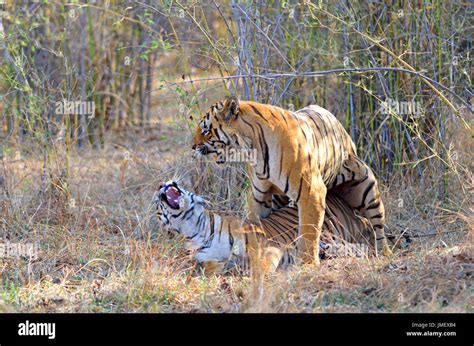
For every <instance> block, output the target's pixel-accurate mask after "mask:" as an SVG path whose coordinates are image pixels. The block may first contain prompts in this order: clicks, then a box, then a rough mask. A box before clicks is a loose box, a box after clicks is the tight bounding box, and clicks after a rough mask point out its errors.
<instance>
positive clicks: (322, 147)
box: [193, 97, 391, 264]
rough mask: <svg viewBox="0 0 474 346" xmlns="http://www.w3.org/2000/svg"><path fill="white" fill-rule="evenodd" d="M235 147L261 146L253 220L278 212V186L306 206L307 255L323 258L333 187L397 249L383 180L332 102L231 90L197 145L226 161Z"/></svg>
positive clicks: (379, 242)
mask: <svg viewBox="0 0 474 346" xmlns="http://www.w3.org/2000/svg"><path fill="white" fill-rule="evenodd" d="M227 148H238V149H248V150H256V152H257V160H256V162H257V163H256V165H255V166H254V167H250V168H249V169H250V172H249V173H250V180H251V183H252V186H251V188H252V191H251V197H250V196H249V209H250V216H249V218H250V219H251V220H252V221H254V222H256V221H258V219H261V218H265V217H267V216H268V215H269V214H270V212H271V201H272V196H273V195H274V194H275V195H286V196H287V197H288V198H289V199H290V200H291V202H292V204H294V205H296V206H297V207H298V219H299V243H298V250H299V255H300V258H302V260H303V262H305V263H308V262H311V261H314V262H315V263H316V264H319V246H316V244H319V239H320V234H321V226H322V224H323V220H324V210H325V201H326V192H327V189H330V188H335V191H336V193H337V194H338V195H339V196H340V197H342V198H343V199H344V201H345V202H346V203H347V204H348V205H349V206H350V207H351V208H353V209H356V210H358V211H359V212H360V213H361V215H362V216H364V217H366V218H367V219H368V220H369V221H370V223H371V225H372V227H373V228H374V231H375V234H376V251H377V249H383V252H384V254H387V255H388V254H390V253H391V251H390V248H389V247H388V245H387V241H386V237H385V233H384V229H383V227H384V221H385V212H384V206H383V203H382V200H381V197H380V192H379V189H378V186H377V180H376V179H375V176H374V174H373V172H372V170H371V169H370V168H369V167H368V166H367V165H366V164H365V163H364V162H362V161H361V160H360V159H359V158H358V157H357V154H356V149H355V145H354V143H353V142H352V140H351V138H350V136H349V134H348V133H347V132H346V130H345V129H344V127H343V126H342V124H341V123H340V122H339V121H338V120H337V119H336V117H335V116H334V115H333V114H331V113H330V112H329V111H328V110H326V109H324V108H322V107H319V106H316V105H312V106H308V107H305V108H303V109H300V110H298V111H296V112H292V111H288V110H284V109H282V108H279V107H276V106H271V105H266V104H260V103H257V102H252V101H239V100H238V99H237V98H236V97H229V98H228V99H226V100H223V101H219V102H217V103H215V104H214V105H213V106H211V107H210V109H209V110H208V111H207V112H206V114H205V115H204V116H203V118H202V119H201V121H200V122H199V125H198V127H197V129H196V133H195V135H194V137H193V149H195V150H196V151H197V152H198V153H200V154H202V155H209V154H211V155H212V156H214V158H215V160H216V162H217V163H218V164H220V163H224V162H225V161H226V157H225V156H226V155H225V150H226V149H227Z"/></svg>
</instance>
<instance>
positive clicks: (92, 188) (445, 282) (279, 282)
mask: <svg viewBox="0 0 474 346" xmlns="http://www.w3.org/2000/svg"><path fill="white" fill-rule="evenodd" d="M187 131H189V130H188V129H186V128H179V127H176V126H173V125H162V126H161V129H160V130H159V131H158V130H153V131H149V132H146V133H142V132H139V133H133V131H130V130H129V131H127V132H126V133H127V136H130V137H131V138H139V140H134V141H132V140H130V139H129V138H127V137H125V133H124V134H121V133H115V134H113V135H111V137H110V138H109V139H108V142H107V144H106V146H105V149H103V150H99V151H97V150H96V151H93V150H91V151H88V150H87V151H85V152H82V153H74V152H71V156H70V159H69V162H70V172H69V177H68V178H67V179H65V178H62V177H64V174H63V172H61V171H60V170H54V169H53V170H48V175H49V176H50V177H52V179H49V178H50V177H48V179H46V181H48V182H49V181H51V180H52V181H53V182H54V183H53V184H49V183H48V184H46V185H44V186H46V187H47V188H46V189H45V191H43V192H42V191H41V190H40V186H41V185H42V184H41V182H42V179H44V178H42V176H43V168H42V161H41V156H38V155H37V154H35V153H33V152H32V153H28V152H27V151H25V150H23V151H22V153H21V154H20V153H15V152H11V153H10V154H9V155H8V156H7V157H6V158H5V160H4V165H3V169H4V170H5V172H6V173H7V180H6V181H4V182H2V184H4V185H5V184H8V187H9V190H10V191H11V195H10V196H5V195H4V196H2V197H3V199H2V200H1V201H0V203H2V214H1V215H0V230H1V232H2V233H3V235H2V237H3V239H4V241H5V239H8V240H9V241H10V242H38V243H39V244H40V248H41V251H40V254H39V258H37V259H36V260H28V259H27V258H15V257H12V258H0V268H1V274H0V275H1V282H2V283H3V285H2V286H1V288H0V311H21V312H31V311H34V312H45V311H48V312H223V311H225V312H243V311H265V312H467V311H470V312H472V311H473V310H474V309H473V290H472V288H473V287H472V282H473V281H472V270H473V267H474V266H473V258H472V256H473V255H472V250H473V247H472V233H471V232H470V231H472V229H471V230H469V227H470V224H471V223H472V215H471V214H472V211H471V212H470V211H469V204H468V202H469V200H468V199H466V198H463V196H464V195H465V194H463V193H462V191H461V190H460V192H459V193H458V194H455V197H456V199H455V200H454V199H453V200H452V201H448V202H447V203H446V204H443V205H441V204H440V203H435V202H433V201H436V197H435V196H434V192H433V191H431V190H430V189H427V188H426V189H420V188H419V187H417V186H414V185H413V184H412V183H410V182H409V180H407V179H402V178H400V177H398V178H394V182H393V183H390V184H387V186H383V194H384V200H385V201H386V205H387V206H386V209H387V210H388V218H389V219H388V225H389V228H390V229H391V230H392V232H393V233H397V234H400V233H401V232H402V231H407V232H409V233H410V234H411V235H412V240H413V242H412V244H411V246H410V247H409V248H407V249H402V250H399V251H398V252H396V253H395V255H394V256H393V257H392V258H369V259H367V258H338V259H331V260H325V261H323V262H322V265H321V267H320V268H314V267H310V266H309V267H304V268H301V267H293V268H291V269H289V270H286V271H279V272H278V273H276V274H274V275H273V277H271V278H267V279H266V280H264V281H258V282H257V281H252V280H251V279H250V278H249V277H239V276H233V275H227V276H212V277H205V276H204V275H201V274H199V273H197V274H193V275H192V274H191V271H192V266H193V263H192V261H191V259H190V258H189V255H187V254H186V253H185V252H184V251H183V250H182V246H181V242H180V240H179V239H177V238H174V237H172V236H170V235H169V234H168V233H167V232H166V231H165V230H164V229H162V228H160V227H159V226H158V224H157V220H156V219H155V216H154V205H153V202H152V201H153V195H154V192H155V190H156V186H157V184H158V182H159V181H160V180H167V179H170V178H175V179H179V178H182V179H183V183H184V184H185V186H187V187H188V188H190V189H192V188H193V184H194V185H196V179H195V178H196V177H197V176H199V174H198V173H199V172H200V170H201V169H202V167H201V168H199V165H198V164H197V163H196V161H195V160H193V159H191V158H190V153H189V152H190V150H189V148H188V146H187V137H189V135H188V134H187ZM122 137H123V138H122ZM114 143H129V146H128V147H124V146H123V145H120V146H119V145H116V144H114ZM24 147H25V146H24ZM58 147H60V146H58ZM54 157H55V160H56V161H57V162H56V163H57V166H62V165H60V164H59V163H61V162H62V161H63V160H64V157H65V153H64V152H62V151H58V152H57V153H56V155H55V156H54ZM53 161H54V160H53ZM53 164H54V162H53ZM209 167H210V166H207V165H205V166H204V171H205V172H207V173H206V174H212V171H211V170H210V168H209ZM189 177H194V178H193V179H194V180H193V179H190V178H189ZM395 181H396V182H395ZM200 187H201V189H202V182H201V185H200ZM195 188H197V187H195ZM205 190H206V189H205ZM208 191H211V189H208ZM209 193H212V192H209ZM7 197H8V198H7ZM207 197H208V198H209V200H211V201H215V199H213V198H214V197H213V196H212V195H208V196H207ZM232 198H234V199H235V196H230V199H232ZM453 198H454V197H453ZM465 199H466V201H464V200H465ZM214 208H216V209H217V208H222V209H229V204H228V201H222V200H221V201H215V203H214ZM242 208H243V206H242ZM242 208H240V209H242ZM237 209H239V208H237ZM235 211H236V212H238V211H241V210H235ZM470 213H471V214H470ZM469 218H471V219H469ZM262 290H263V294H261V295H258V294H254V293H252V292H262Z"/></svg>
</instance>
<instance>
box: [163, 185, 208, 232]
mask: <svg viewBox="0 0 474 346" xmlns="http://www.w3.org/2000/svg"><path fill="white" fill-rule="evenodd" d="M155 203H156V208H157V214H158V216H159V219H160V222H161V223H162V224H164V225H168V226H169V227H170V228H172V229H173V230H175V231H177V232H178V233H182V234H184V235H188V234H187V233H189V232H190V231H193V228H194V227H188V226H189V224H194V225H195V223H196V220H197V219H198V218H199V215H200V214H202V212H203V211H204V199H203V198H202V197H200V196H197V195H195V194H194V193H192V192H189V191H187V190H185V189H183V188H182V187H181V186H179V185H178V183H177V182H175V181H172V180H170V181H168V182H166V183H160V190H159V191H158V195H157V197H156V198H155Z"/></svg>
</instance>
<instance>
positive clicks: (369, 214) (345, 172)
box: [331, 155, 392, 256]
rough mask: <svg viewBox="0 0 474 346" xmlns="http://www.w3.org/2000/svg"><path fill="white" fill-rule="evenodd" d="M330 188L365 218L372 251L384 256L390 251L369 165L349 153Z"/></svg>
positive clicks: (380, 206)
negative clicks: (370, 229)
mask: <svg viewBox="0 0 474 346" xmlns="http://www.w3.org/2000/svg"><path fill="white" fill-rule="evenodd" d="M331 191H332V192H335V193H336V194H337V195H339V196H340V197H341V198H342V199H344V201H345V202H346V203H347V204H348V205H349V206H350V207H351V208H353V209H355V210H357V211H359V212H360V214H361V215H362V216H364V217H365V218H367V219H368V220H369V222H370V224H371V225H372V228H373V230H374V233H375V234H374V236H375V240H376V241H375V251H376V254H378V253H379V251H382V253H383V254H384V255H386V256H389V255H391V254H392V251H391V250H390V247H389V245H388V243H387V238H386V236H385V231H384V224H385V209H384V205H383V202H382V199H381V196H380V190H379V188H378V184H377V179H376V178H375V175H374V173H373V172H372V170H371V169H370V167H369V166H367V164H365V163H364V162H363V161H362V160H360V159H359V158H358V157H357V156H355V155H350V156H349V158H348V159H347V160H346V161H345V162H344V164H343V167H342V169H341V172H340V173H339V174H338V175H337V178H336V181H335V182H334V184H333V187H332V188H331Z"/></svg>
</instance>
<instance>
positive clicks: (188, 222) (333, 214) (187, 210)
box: [156, 182, 373, 272]
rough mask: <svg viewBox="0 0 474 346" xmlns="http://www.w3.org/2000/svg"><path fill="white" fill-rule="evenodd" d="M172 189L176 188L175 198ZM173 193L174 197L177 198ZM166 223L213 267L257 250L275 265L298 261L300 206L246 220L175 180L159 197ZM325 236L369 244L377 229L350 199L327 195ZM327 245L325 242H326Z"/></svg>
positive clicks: (231, 263) (330, 240)
mask: <svg viewBox="0 0 474 346" xmlns="http://www.w3.org/2000/svg"><path fill="white" fill-rule="evenodd" d="M168 189H174V190H175V191H176V192H174V195H175V196H178V197H176V199H177V200H178V199H179V201H178V202H176V203H175V204H173V203H171V202H172V201H170V194H169V192H168ZM171 199H172V198H171ZM156 203H157V214H158V216H159V218H160V220H161V222H162V223H164V224H167V225H169V226H170V227H171V228H172V229H174V230H176V231H177V232H178V233H180V234H182V235H183V236H185V237H186V239H187V248H188V249H189V250H192V251H194V252H195V254H194V257H195V259H196V260H197V261H198V262H201V263H203V265H204V267H205V268H206V270H208V271H211V272H212V271H215V270H220V269H222V268H230V267H232V266H234V265H235V264H242V263H246V262H247V261H248V259H249V255H251V254H252V252H254V253H256V252H257V251H258V250H260V251H261V253H262V256H263V259H264V261H265V262H266V263H268V264H269V270H272V271H273V270H274V269H276V268H277V267H278V266H281V267H286V266H288V265H290V264H293V263H294V262H295V254H296V253H295V246H294V243H295V239H296V238H297V236H298V211H297V209H296V208H295V207H288V206H287V207H283V208H281V209H279V210H277V211H275V212H273V213H272V214H271V215H270V216H269V217H268V218H266V219H262V220H261V223H260V224H255V223H252V222H242V221H241V220H239V219H238V218H237V217H235V216H222V215H219V214H216V213H212V212H210V211H208V210H206V209H205V208H204V205H203V203H204V200H203V199H202V198H201V197H199V196H196V195H195V194H193V193H191V192H189V191H186V190H185V189H183V188H182V187H180V186H178V184H177V183H175V182H168V183H167V184H163V186H162V187H161V189H160V192H159V196H158V197H157V199H156ZM326 208H327V209H326V215H325V220H324V223H323V239H324V243H322V244H326V246H328V244H335V243H339V244H342V243H345V242H351V243H359V244H364V245H365V246H367V248H368V246H369V244H370V243H371V239H373V236H372V229H371V227H370V225H369V224H368V221H367V220H365V219H362V218H359V217H357V216H356V215H355V214H354V212H353V211H352V210H351V209H350V208H349V206H347V204H345V203H344V201H343V200H342V199H341V198H339V197H337V196H333V195H328V196H327V204H326ZM323 247H324V246H323Z"/></svg>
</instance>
